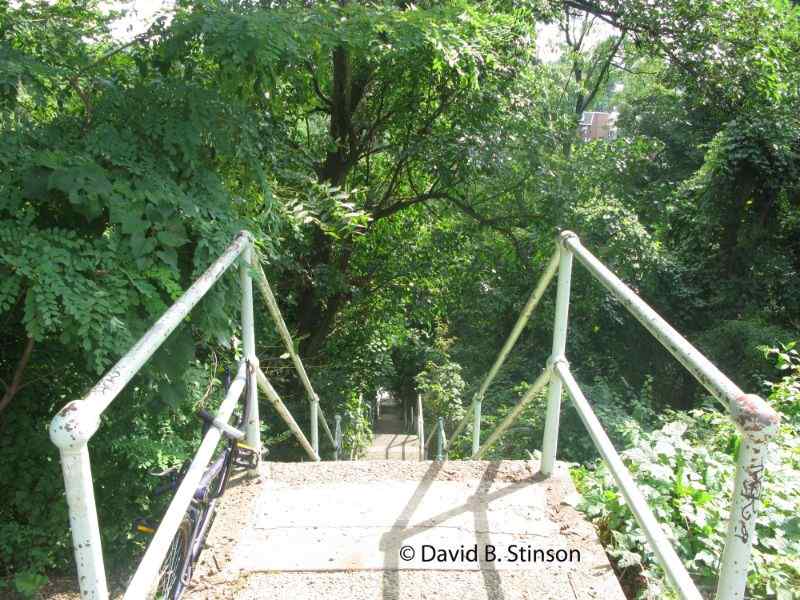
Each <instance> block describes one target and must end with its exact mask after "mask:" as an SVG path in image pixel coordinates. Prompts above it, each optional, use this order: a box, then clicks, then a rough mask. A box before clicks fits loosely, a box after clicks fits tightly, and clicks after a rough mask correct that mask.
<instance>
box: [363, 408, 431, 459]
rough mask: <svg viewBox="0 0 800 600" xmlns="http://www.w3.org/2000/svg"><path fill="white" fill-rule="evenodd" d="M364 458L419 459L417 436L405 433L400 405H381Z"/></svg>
mask: <svg viewBox="0 0 800 600" xmlns="http://www.w3.org/2000/svg"><path fill="white" fill-rule="evenodd" d="M366 460H419V445H418V441H417V436H416V435H415V434H408V433H405V431H404V427H403V417H402V412H401V408H400V406H398V405H396V404H391V403H385V404H384V405H383V407H382V409H381V417H380V419H378V421H377V422H376V423H375V435H374V436H373V438H372V445H371V446H370V447H369V449H368V450H367V454H366Z"/></svg>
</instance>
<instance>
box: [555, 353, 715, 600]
mask: <svg viewBox="0 0 800 600" xmlns="http://www.w3.org/2000/svg"><path fill="white" fill-rule="evenodd" d="M553 369H554V370H555V375H556V376H557V377H558V378H559V379H560V380H561V381H562V382H563V383H564V386H565V387H566V388H567V392H568V393H569V395H570V397H571V398H572V402H573V404H574V405H575V408H576V409H577V411H578V416H580V418H581V421H583V424H584V425H585V426H586V429H587V430H588V432H589V435H590V436H591V438H592V440H593V441H594V445H595V447H596V448H597V450H598V451H599V452H600V455H601V456H602V457H603V460H604V461H605V463H606V465H608V468H609V470H610V471H611V474H612V475H613V476H614V479H615V480H616V482H617V485H619V488H620V491H621V492H622V495H623V496H624V497H625V501H626V502H627V503H628V507H629V508H630V509H631V512H632V513H633V516H634V517H636V521H637V523H639V525H640V526H641V528H642V530H643V531H644V534H645V537H647V541H648V542H649V543H650V547H651V548H652V549H653V552H654V553H655V555H656V558H657V559H658V562H659V564H661V566H662V567H663V568H664V571H665V572H666V574H667V578H668V579H669V581H670V583H671V584H672V586H673V587H674V588H675V591H676V592H678V594H679V595H680V597H681V598H682V599H683V600H703V596H702V595H701V594H700V592H699V591H698V590H697V586H695V584H694V582H693V581H692V578H691V577H689V573H688V572H687V571H686V568H685V567H684V566H683V563H682V562H681V559H680V558H679V557H678V555H677V554H676V553H675V550H674V549H673V548H672V543H671V542H670V540H669V538H667V536H666V534H665V533H664V530H663V529H661V525H659V523H658V520H656V518H655V516H654V515H653V512H652V511H651V510H650V507H649V506H648V505H647V500H645V498H644V496H643V495H642V493H641V492H640V491H639V488H638V487H637V486H636V482H635V481H634V480H633V477H632V476H631V474H630V471H628V468H627V467H626V466H625V464H624V463H623V462H622V459H621V458H620V456H619V454H617V451H616V449H615V448H614V445H613V444H612V443H611V440H610V439H608V436H607V435H606V432H605V430H603V426H602V425H601V424H600V421H598V420H597V417H596V416H595V414H594V412H593V411H592V408H591V406H590V405H589V402H588V401H587V400H586V397H585V396H584V395H583V392H581V390H580V388H579V387H578V383H577V382H576V381H575V379H574V378H573V377H572V374H571V373H570V371H569V367H568V365H567V362H566V361H565V360H564V359H559V360H556V361H555V362H554V364H553Z"/></svg>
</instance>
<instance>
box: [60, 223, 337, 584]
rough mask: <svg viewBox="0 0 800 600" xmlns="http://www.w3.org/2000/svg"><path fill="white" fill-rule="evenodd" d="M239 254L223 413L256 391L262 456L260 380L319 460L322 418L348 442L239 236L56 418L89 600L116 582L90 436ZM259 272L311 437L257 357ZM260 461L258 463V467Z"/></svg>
mask: <svg viewBox="0 0 800 600" xmlns="http://www.w3.org/2000/svg"><path fill="white" fill-rule="evenodd" d="M237 259H238V260H239V276H240V285H241V290H242V307H241V318H242V345H243V351H244V352H243V354H244V356H243V360H242V361H241V363H240V364H239V369H238V373H237V375H236V378H235V379H234V381H233V382H232V383H231V386H230V387H229V389H228V391H227V393H226V395H225V399H224V400H223V401H222V404H221V405H220V407H219V410H218V411H217V414H216V418H215V421H216V422H217V423H219V424H222V425H223V426H225V425H227V424H228V421H229V420H230V417H231V413H232V412H233V409H234V407H235V405H236V402H237V401H238V399H239V397H240V396H241V394H242V392H243V391H244V390H245V389H247V390H248V393H249V394H250V396H249V398H248V400H249V402H248V403H247V406H248V414H247V415H245V418H246V422H245V437H246V443H247V445H248V446H250V447H251V448H253V449H254V450H255V452H256V456H257V457H259V458H260V456H261V439H260V419H259V413H258V402H257V388H260V389H261V390H262V391H263V392H264V393H265V395H266V396H267V398H268V399H269V401H270V402H271V403H272V405H273V406H274V407H275V409H276V411H277V412H278V414H279V415H280V416H281V417H282V418H283V419H284V421H285V422H286V423H287V425H288V426H289V429H290V430H291V431H292V433H293V434H294V436H295V437H296V438H297V440H298V441H299V442H300V445H301V446H302V448H303V449H304V450H305V452H306V453H307V454H308V455H309V457H310V458H311V459H312V460H315V461H319V460H320V454H319V436H318V434H317V424H318V423H319V422H321V423H322V425H323V428H324V430H325V432H326V433H327V435H328V438H329V440H330V441H331V443H332V444H333V447H334V452H335V458H337V459H338V457H339V452H340V450H341V437H342V436H341V426H340V419H339V417H338V415H337V418H336V423H337V436H336V439H334V437H333V435H332V434H331V431H330V428H329V427H328V424H327V422H326V421H325V416H324V414H323V412H322V410H321V409H320V407H319V396H317V394H316V393H315V392H314V389H313V387H312V386H311V382H310V380H309V378H308V375H307V373H306V371H305V368H304V367H303V363H302V361H301V360H300V357H299V356H298V355H297V352H296V350H295V348H294V344H293V343H292V338H291V335H290V334H289V330H288V328H287V327H286V324H285V322H284V321H283V317H282V316H281V313H280V309H279V308H278V304H277V302H276V301H275V297H274V295H273V294H272V290H271V289H270V286H269V282H268V281H267V278H266V276H265V275H264V271H263V269H262V268H261V265H260V262H259V261H258V258H257V255H256V252H255V248H254V247H253V240H252V236H251V235H250V234H249V233H248V232H246V231H243V232H241V233H240V234H239V235H237V236H236V238H235V239H234V241H233V242H232V243H231V245H230V246H228V248H227V249H226V250H225V251H224V252H223V253H222V255H221V256H220V257H219V258H218V259H217V260H215V261H214V263H212V265H211V266H210V267H209V268H208V269H207V270H206V271H205V273H203V274H202V275H201V276H200V277H199V278H198V279H197V281H195V282H194V283H193V284H192V285H191V286H190V287H189V289H188V290H186V292H184V294H183V295H182V296H181V297H180V298H179V299H178V300H177V301H176V302H175V303H174V304H173V305H172V306H171V307H170V308H169V309H168V310H167V311H166V312H165V313H164V314H163V315H162V316H161V317H160V318H159V319H158V320H157V321H156V322H155V324H154V325H153V326H152V327H151V328H150V329H149V330H148V331H147V333H145V334H144V335H143V336H142V338H141V339H140V340H139V341H138V342H136V344H134V346H133V347H132V348H131V349H130V350H129V351H128V352H127V354H125V356H123V357H122V358H121V359H120V360H119V361H118V362H117V363H116V364H115V365H114V366H113V367H112V368H111V369H110V370H109V371H108V373H106V374H105V375H104V376H103V377H102V378H101V379H100V381H98V382H97V383H96V384H95V385H94V387H93V388H92V389H91V390H90V391H89V393H88V394H87V395H86V396H84V398H83V399H81V400H73V401H72V402H70V403H68V404H67V405H66V406H64V408H62V409H61V410H60V411H59V412H58V414H56V416H55V417H54V418H53V420H52V422H51V424H50V439H51V440H52V441H53V443H54V444H55V445H56V446H57V447H58V449H59V454H60V457H61V468H62V471H63V475H64V487H65V490H66V497H67V504H68V507H69V521H70V529H71V531H72V543H73V549H74V552H75V563H76V566H77V570H78V581H79V585H80V590H81V598H82V599H83V600H107V598H108V584H107V580H106V572H105V566H104V563H103V551H102V545H101V540H100V525H99V522H98V519H97V509H96V505H95V498H94V488H93V483H92V470H91V463H90V460H89V447H88V443H89V440H90V439H91V438H92V436H93V435H94V434H95V432H96V431H97V429H98V428H99V426H100V416H101V415H102V414H103V412H104V411H105V410H106V409H107V408H108V407H109V405H110V404H111V402H113V400H114V398H116V397H117V395H118V394H119V393H120V392H121V391H122V390H123V388H124V387H125V386H126V385H127V384H128V383H129V382H130V380H131V379H132V378H133V377H134V376H135V375H136V373H137V372H138V371H139V370H140V369H141V368H142V366H143V365H144V364H145V362H147V360H148V359H149V358H150V357H151V356H152V355H153V354H154V353H155V351H156V350H157V349H158V348H159V347H160V346H161V344H163V343H164V341H165V340H166V339H167V338H168V337H169V335H170V334H171V333H172V332H173V331H174V330H175V328H176V327H177V326H178V325H179V324H180V323H181V321H183V319H184V318H185V317H186V316H187V315H188V314H189V312H190V311H191V310H192V308H194V307H195V306H196V305H197V303H198V302H199V301H200V299H201V298H203V296H205V294H206V293H207V292H208V291H209V290H210V289H211V287H212V286H213V285H214V284H215V283H216V282H217V281H218V280H219V279H220V277H222V275H223V274H224V273H225V272H226V271H227V270H228V269H229V268H230V267H231V266H232V265H233V264H234V263H235V262H236V261H237ZM254 274H255V277H256V282H257V284H258V287H259V290H260V291H261V293H262V295H263V296H264V300H265V301H266V304H267V307H268V309H269V311H270V314H271V316H272V318H273V320H274V321H275V324H276V326H277V328H278V332H279V333H280V335H281V338H282V339H283V342H284V345H285V346H286V350H287V351H288V352H289V355H290V356H291V358H292V362H293V363H294V366H295V368H296V370H297V372H298V375H299V376H300V379H301V380H302V382H303V386H304V387H305V389H306V392H307V394H308V397H309V401H310V408H311V440H312V441H311V443H309V441H308V440H307V439H306V437H305V435H304V434H303V432H302V430H301V429H300V427H299V426H298V425H297V423H296V422H295V420H294V418H293V417H292V415H291V413H290V412H289V410H288V409H287V408H286V406H285V405H284V404H283V402H282V400H281V399H280V397H279V396H278V394H277V392H276V391H275V389H274V388H273V387H272V385H271V384H270V382H269V380H268V379H267V377H266V375H264V372H263V371H262V370H261V368H260V366H259V362H258V358H257V357H256V349H255V327H254V315H253V282H252V276H253V275H254ZM221 435H222V432H221V430H220V428H219V427H211V428H210V429H209V431H208V432H207V433H206V434H205V436H204V437H203V441H202V442H201V444H200V447H199V449H198V451H197V453H196V454H195V456H194V458H193V460H192V462H191V465H190V467H189V469H188V471H187V473H186V475H185V476H184V478H183V480H182V482H181V484H180V486H178V489H177V490H176V492H175V496H174V497H173V499H172V502H171V503H170V505H169V507H168V509H167V511H166V513H165V515H164V517H163V518H162V520H161V523H160V524H159V527H158V530H157V531H156V532H155V534H154V536H153V538H152V540H151V541H150V544H149V545H148V548H147V550H146V551H145V555H144V557H143V558H142V561H141V563H140V564H139V566H138V568H137V570H136V573H135V574H134V576H133V578H132V579H131V582H130V584H129V586H128V589H127V590H126V592H125V596H124V600H140V599H143V598H145V597H147V595H148V594H149V593H150V592H151V591H152V588H153V585H154V583H155V582H156V578H157V575H158V570H159V568H160V566H161V564H162V562H163V561H164V557H165V555H166V553H167V550H168V548H169V545H170V543H171V541H172V539H173V537H174V536H175V533H176V532H177V530H178V527H179V526H180V522H181V519H182V517H183V515H184V514H185V513H186V510H187V509H188V507H189V505H190V503H191V501H192V498H193V497H194V492H195V490H196V489H197V486H198V484H199V483H200V480H201V478H202V476H203V473H204V472H205V469H206V468H207V466H208V463H209V461H210V460H211V457H212V454H213V452H214V449H215V448H216V446H217V444H218V442H219V440H220V437H221ZM256 469H257V466H256V468H254V469H253V471H255V470H256Z"/></svg>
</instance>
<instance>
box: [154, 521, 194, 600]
mask: <svg viewBox="0 0 800 600" xmlns="http://www.w3.org/2000/svg"><path fill="white" fill-rule="evenodd" d="M191 544H192V522H191V521H190V520H189V518H188V517H184V518H183V521H181V525H180V527H178V531H177V532H176V533H175V537H174V538H172V543H171V544H170V545H169V550H167V556H166V558H164V562H163V563H161V569H160V570H159V573H158V585H157V586H156V589H155V594H154V596H153V597H154V598H155V600H178V599H179V598H180V597H181V594H182V593H183V588H184V581H183V573H184V571H185V570H186V565H187V562H188V561H189V553H190V552H191Z"/></svg>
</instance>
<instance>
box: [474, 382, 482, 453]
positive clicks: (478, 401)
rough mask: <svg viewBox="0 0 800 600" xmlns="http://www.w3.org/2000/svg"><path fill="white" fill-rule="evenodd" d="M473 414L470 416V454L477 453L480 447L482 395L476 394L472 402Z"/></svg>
mask: <svg viewBox="0 0 800 600" xmlns="http://www.w3.org/2000/svg"><path fill="white" fill-rule="evenodd" d="M473 407H474V408H473V411H474V413H475V414H474V415H473V416H472V454H473V455H475V454H477V453H478V450H479V449H480V447H481V410H482V407H483V397H482V396H478V397H476V398H475V403H474V404H473Z"/></svg>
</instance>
